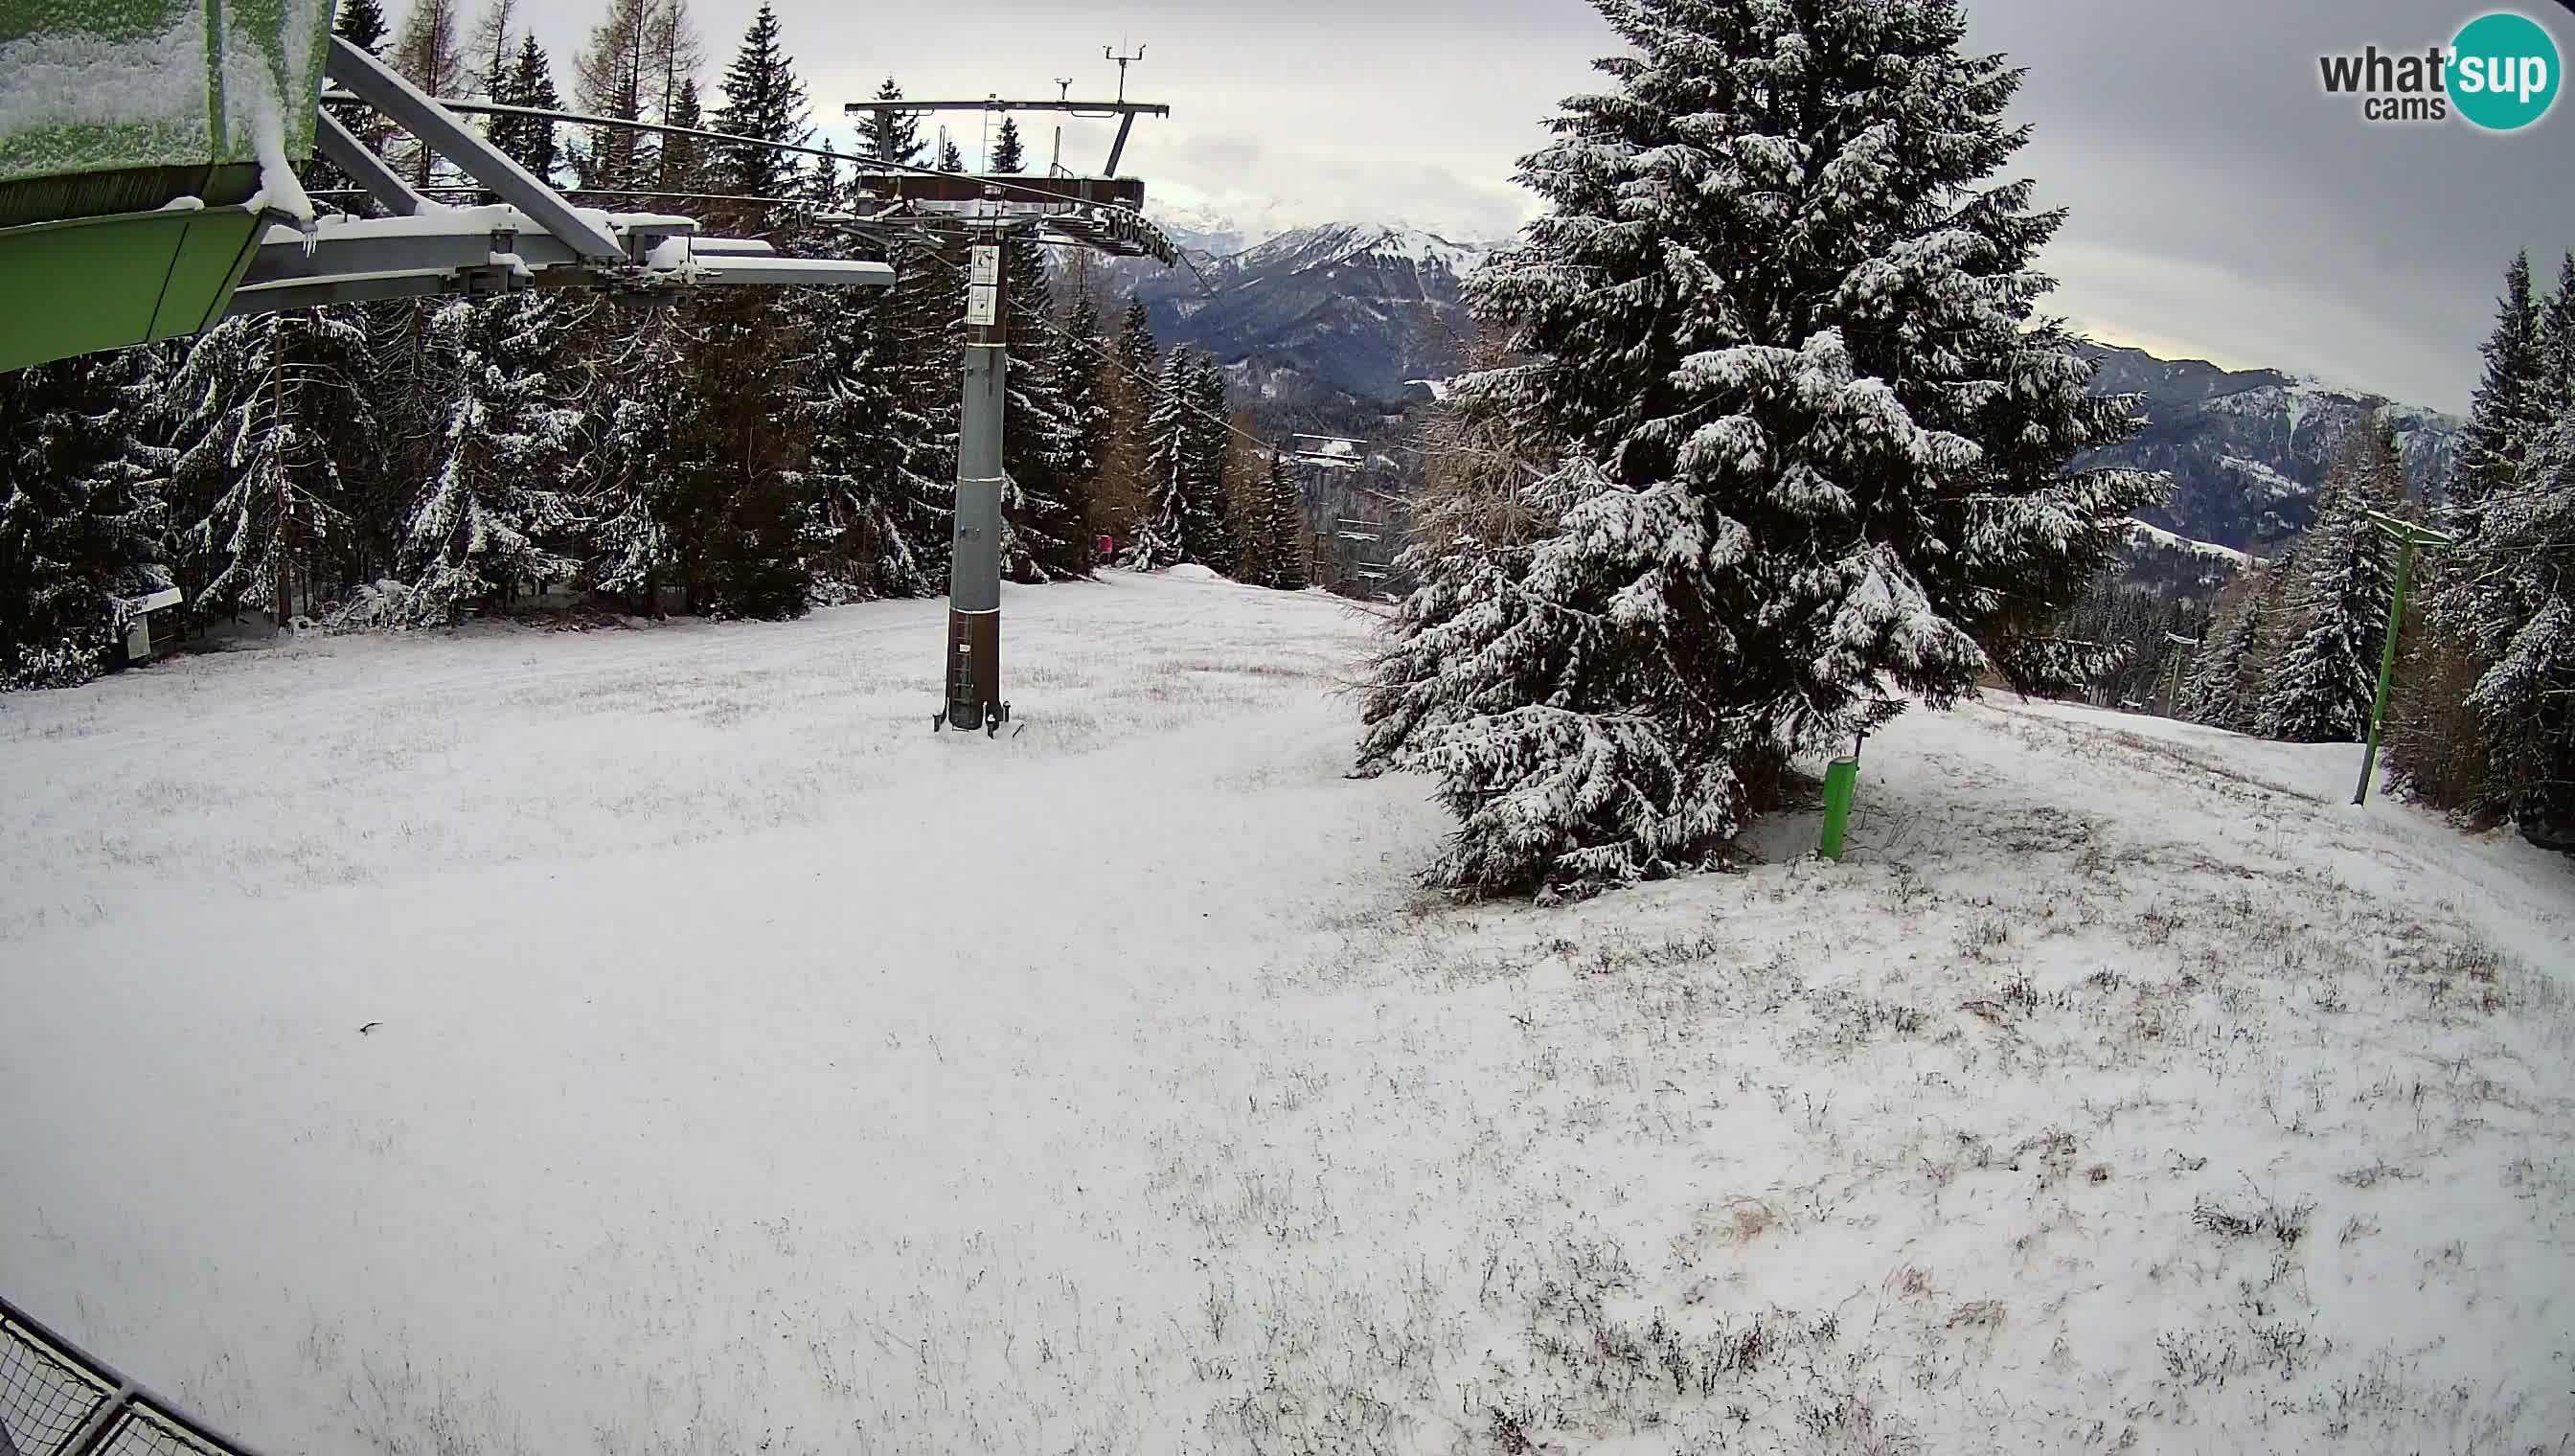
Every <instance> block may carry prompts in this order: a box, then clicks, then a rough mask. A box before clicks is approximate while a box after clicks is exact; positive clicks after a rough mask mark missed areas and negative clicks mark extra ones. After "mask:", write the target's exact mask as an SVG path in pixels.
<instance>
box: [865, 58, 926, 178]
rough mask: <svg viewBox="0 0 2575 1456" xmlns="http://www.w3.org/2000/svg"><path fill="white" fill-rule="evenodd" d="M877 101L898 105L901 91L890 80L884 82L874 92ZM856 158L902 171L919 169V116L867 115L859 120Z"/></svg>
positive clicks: (898, 113)
mask: <svg viewBox="0 0 2575 1456" xmlns="http://www.w3.org/2000/svg"><path fill="white" fill-rule="evenodd" d="M874 99H876V100H878V101H881V102H882V101H901V100H902V99H903V88H902V87H901V86H898V85H896V84H895V81H894V78H893V77H892V76H888V77H886V78H885V84H884V85H882V86H879V87H878V88H877V93H876V96H875V98H874ZM859 155H860V156H862V157H865V158H868V159H871V160H874V161H878V162H893V163H897V164H899V165H902V166H906V167H918V166H920V165H921V158H922V143H921V113H920V112H917V111H886V112H879V111H869V112H863V113H861V114H860V117H859Z"/></svg>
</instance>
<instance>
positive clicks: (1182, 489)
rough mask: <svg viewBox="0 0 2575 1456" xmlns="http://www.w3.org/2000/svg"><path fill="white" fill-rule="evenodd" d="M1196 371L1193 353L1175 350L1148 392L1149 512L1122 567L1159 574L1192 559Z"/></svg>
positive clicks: (1141, 517)
mask: <svg viewBox="0 0 2575 1456" xmlns="http://www.w3.org/2000/svg"><path fill="white" fill-rule="evenodd" d="M1195 370H1196V365H1195V364H1194V362H1193V357H1192V355H1191V352H1190V351H1189V350H1187V349H1174V350H1173V351H1172V353H1171V356H1170V357H1169V358H1167V359H1165V360H1164V361H1163V370H1162V375H1161V377H1160V378H1159V379H1157V380H1156V381H1155V383H1154V387H1153V388H1152V389H1151V390H1149V391H1146V392H1145V394H1146V397H1147V403H1146V413H1145V419H1144V429H1143V435H1144V439H1145V451H1144V479H1145V499H1144V503H1143V507H1144V509H1143V511H1142V513H1141V514H1140V515H1139V516H1138V517H1137V520H1136V524H1135V526H1134V528H1133V529H1132V530H1131V531H1130V533H1129V535H1128V539H1127V541H1126V542H1125V543H1124V545H1123V546H1122V547H1121V549H1120V554H1119V562H1120V564H1121V565H1123V566H1125V567H1127V568H1129V569H1130V570H1133V571H1139V572H1151V571H1159V570H1161V569H1162V568H1164V567H1174V566H1179V565H1180V564H1181V563H1182V562H1185V561H1187V560H1189V556H1188V551H1187V543H1188V523H1189V520H1190V506H1189V500H1190V492H1191V481H1192V478H1193V475H1194V473H1195V471H1196V466H1195V464H1194V462H1193V460H1192V453H1193V450H1194V448H1195V446H1196V443H1197V436H1196V434H1195V433H1194V432H1193V431H1192V430H1191V429H1190V425H1189V397H1190V381H1191V378H1192V376H1193V374H1194V373H1195Z"/></svg>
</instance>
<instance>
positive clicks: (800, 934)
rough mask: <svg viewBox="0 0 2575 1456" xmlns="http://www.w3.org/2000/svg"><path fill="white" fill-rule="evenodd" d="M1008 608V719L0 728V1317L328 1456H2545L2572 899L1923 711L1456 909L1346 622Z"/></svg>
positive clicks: (667, 683)
mask: <svg viewBox="0 0 2575 1456" xmlns="http://www.w3.org/2000/svg"><path fill="white" fill-rule="evenodd" d="M1008 607H1009V618H1008V623H1009V625H1008V628H1007V631H1006V639H1005V641H1006V649H1007V652H1008V654H1009V658H1010V665H1011V666H1010V682H1011V697H1012V698H1013V699H1014V700H1015V702H1016V705H1017V708H1018V711H1019V712H1020V714H1021V715H1022V716H1023V717H1024V719H1025V721H1026V728H1025V730H1024V731H1021V732H1019V733H1018V734H1016V735H1015V736H1011V737H1008V738H1005V739H1001V740H993V739H988V738H985V737H983V736H981V735H977V736H972V737H963V736H958V735H939V736H934V735H933V734H932V733H931V731H930V714H931V711H932V708H933V704H932V702H931V698H932V686H931V685H932V680H933V672H932V669H933V667H934V665H935V658H936V655H937V650H938V643H939V641H940V632H941V611H942V609H941V607H940V606H939V604H935V603H916V604H890V605H878V606H868V607H856V608H845V609H840V610H836V611H832V612H826V613H823V614H820V615H818V616H817V617H815V618H813V619H810V620H808V621H805V622H802V623H795V624H787V625H780V626H729V627H710V626H672V627H665V628H659V629H652V630H643V631H632V632H620V631H605V632H595V633H588V634H572V633H565V634H549V633H542V632H534V631H514V630H481V631H472V632H468V633H465V634H462V635H460V636H456V637H452V638H441V637H424V638H419V639H413V640H370V639H342V640H335V641H324V642H318V643H308V644H305V645H300V646H297V647H293V648H289V649H283V650H279V651H274V652H268V653H257V654H233V655H223V656H217V657H208V658H202V659H196V660H189V661H182V662H178V663H175V664H171V665H168V666H165V667H162V668H157V669H154V670H151V671H148V672H143V673H138V674H130V675H127V676H124V677H122V678H119V679H115V680H111V681H109V682H106V683H102V684H99V685H96V686H94V687H92V688H89V689H84V690H80V691H77V692H71V693H61V694H47V695H32V696H20V697H15V698H9V699H5V700H0V791H5V794H6V797H7V801H8V803H9V805H10V813H9V816H8V822H7V827H6V831H5V832H4V833H0V1289H4V1290H6V1291H7V1292H8V1294H9V1295H10V1296H11V1297H12V1298H13V1299H16V1300H17V1301H19V1302H21V1303H23V1304H26V1305H28V1306H30V1307H31V1308H33V1309H34V1310H35V1311H36V1312H37V1313H39V1314H40V1315H42V1316H43V1317H45V1318H47V1319H49V1320H51V1321H53V1322H55V1323H57V1324H59V1325H60V1326H62V1327H63V1328H64V1329H65V1332H66V1333H68V1334H70V1335H72V1336H73V1337H74V1338H76V1339H79V1340H82V1341H83V1342H85V1343H88V1344H90V1345H92V1346H93V1347H94V1348H96V1349H97V1350H99V1351H100V1352H101V1353H103V1354H106V1355H108V1356H109V1357H110V1358H113V1359H116V1360H118V1361H119V1362H120V1363H122V1364H124V1365H125V1366H126V1367H127V1368H128V1369H129V1370H130V1371H131V1372H132V1373H134V1374H136V1375H138V1376H139V1377H140V1378H142V1379H144V1380H145V1381H147V1382H149V1383H152V1384H155V1385H157V1386H159V1387H161V1388H162V1389H163V1390H165V1391H166V1392H167V1393H170V1394H173V1395H176V1396H179V1397H181V1398H183V1399H184V1400H186V1401H189V1402H192V1403H194V1404H195V1405H196V1406H197V1407H198V1408H199V1409H200V1412H201V1414H203V1415H204V1416H206V1417H207V1418H208V1419H211V1420H212V1421H214V1422H215V1423H216V1424H218V1425H220V1426H223V1427H225V1428H227V1429H230V1430H233V1431H235V1432H236V1433H237V1434H240V1435H242V1436H244V1437H245V1438H248V1439H251V1440H253V1441H255V1442H258V1443H260V1444H262V1445H263V1446H264V1447H265V1448H266V1449H268V1450H270V1451H272V1452H276V1453H293V1452H313V1453H317V1456H318V1453H325V1452H329V1453H346V1452H387V1453H438V1456H447V1453H463V1452H476V1453H496V1456H508V1453H517V1452H529V1453H548V1456H553V1453H567V1452H586V1451H595V1452H602V1453H608V1452H615V1453H636V1452H643V1453H665V1452H692V1453H695V1452H705V1453H715V1452H727V1453H731V1452H749V1451H768V1452H775V1453H799V1452H814V1453H823V1452H831V1453H843V1452H865V1451H915V1450H917V1451H941V1452H955V1451H972V1450H999V1451H1012V1452H1018V1451H1031V1452H1063V1451H1131V1450H1132V1451H1148V1452H1180V1451H1210V1450H1243V1451H1261V1452H1268V1453H1292V1452H1332V1451H1367V1450H1389V1451H1391V1450H1402V1451H1450V1450H1475V1451H1489V1452H1510V1453H1521V1452H1529V1451H1538V1450H1558V1451H1565V1452H1571V1451H1577V1450H1580V1451H1616V1452H1639V1453H1641V1452H1660V1451H1684V1450H1742V1451H1782V1450H1793V1451H1822V1452H1893V1451H1922V1452H1951V1451H1974V1450H2011V1451H2058V1450H2101V1451H2118V1450H2133V1451H2174V1452H2204V1451H2234V1450H2283V1451H2285V1450H2311V1449H2312V1450H2322V1449H2338V1450H2357V1451H2388V1452H2397V1451H2444V1452H2470V1451H2492V1452H2515V1453H2519V1452H2524V1451H2528V1450H2532V1449H2543V1450H2547V1451H2551V1452H2554V1451H2556V1450H2557V1449H2558V1445H2559V1443H2560V1442H2561V1440H2562V1438H2563V1437H2564V1436H2565V1433H2566V1432H2568V1431H2569V1430H2570V1429H2575V1394H2570V1392H2575V1346H2570V1345H2569V1342H2568V1340H2567V1338H2566V1335H2567V1331H2568V1330H2569V1329H2570V1328H2575V1254H2570V1251H2569V1247H2568V1244H2567V1237H2568V1233H2569V1218H2570V1215H2575V1147H2570V1142H2569V1138H2570V1134H2575V1115H2570V1113H2575V1097H2570V1093H2575V1001H2570V996H2569V991H2568V979H2567V978H2568V976H2569V975H2570V973H2575V972H2571V971H2570V967H2569V965H2568V963H2567V959H2568V952H2567V945H2568V944H2569V942H2570V939H2575V889H2570V884H2569V877H2568V872H2567V869H2566V866H2565V865H2564V864H2563V863H2562V862H2560V861H2557V860H2554V859H2551V858H2549V857H2547V856H2543V855H2541V854H2539V853H2537V852H2536V851H2533V850H2529V849H2527V848H2526V847H2524V846H2521V845H2518V844H2515V843H2510V842H2505V841H2501V840H2471V839H2465V838H2462V837H2460V836H2459V835H2457V834H2455V833H2454V832H2452V831H2451V830H2449V829H2448V828H2446V827H2443V826H2441V825H2438V824H2436V823H2433V822H2431V821H2429V820H2427V819H2426V818H2424V817H2423V816H2421V815H2419V814H2417V813H2416V812H2414V811H2413V810H2411V809H2409V808H2407V807H2405V806H2403V805H2398V804H2389V803H2385V802H2376V803H2373V804H2372V805H2371V806H2370V807H2368V808H2367V809H2365V810H2363V809H2353V808H2351V807H2349V806H2348V804H2347V803H2346V802H2345V800H2346V799H2347V798H2348V797H2349V778H2350V775H2351V774H2352V772H2353V771H2355V767H2356V765H2355V764H2354V762H2353V759H2354V757H2355V751H2354V750H2352V749H2349V748H2294V747H2286V746H2281V745H2274V744H2264V743H2252V742H2247V741H2244V740H2241V739H2237V738H2233V737H2230V736H2228V735H2225V734H2221V733H2215V732H2210V731H2206V730H2201V729H2195V728H2183V727H2176V726H2173V725H2169V724H2163V723H2158V722H2155V721H2152V720H2143V719H2132V718H2123V717H2118V716H2115V715H2103V714H2095V713H2089V712H2082V711H2075V710H2066V709H2056V708H2034V707H2025V706H2019V705H2014V704H2006V703H1988V704H1985V705H1981V706H1971V707H1969V708H1966V709H1964V710H1962V711H1960V712H1958V713H1956V714H1952V715H1930V714H1916V715H1912V716H1909V717H1908V718H1906V719H1905V720H1903V721H1902V722H1901V723H1900V724H1899V725H1898V726H1897V727H1896V728H1893V729H1892V730H1890V731H1889V732H1887V733H1886V734H1884V735H1882V736H1880V737H1876V738H1872V739H1871V740H1870V741H1869V743H1868V745H1867V750H1866V759H1865V764H1864V774H1863V784H1862V814H1861V817H1860V819H1859V821H1858V823H1857V826H1856V829H1855V833H1854V846H1855V847H1854V850H1853V852H1852V854H1851V856H1850V858H1849V860H1848V861H1847V862H1845V863H1842V864H1840V865H1829V864H1823V863H1819V862H1816V861H1814V860H1811V859H1807V858H1802V857H1799V856H1798V851H1799V850H1801V849H1802V848H1803V847H1804V846H1805V845H1807V844H1808V843H1810V842H1811V840H1812V835H1813V830H1814V822H1813V818H1812V816H1811V815H1787V816H1783V817H1781V818H1778V819H1774V820H1771V821H1769V822H1767V823H1766V824H1765V825H1764V826H1763V827H1762V829H1761V830H1760V831H1759V833H1758V835H1757V842H1756V843H1755V844H1754V845H1753V846H1751V847H1753V848H1754V849H1756V850H1758V851H1760V855H1761V857H1762V858H1763V859H1764V860H1766V862H1761V863H1756V864H1754V865H1752V866H1750V867H1748V868H1747V869H1746V870H1745V871H1744V872H1742V873H1740V874H1725V875H1708V876H1704V877H1700V878H1696V879H1692V880H1687V881H1680V882H1673V883H1667V884H1661V885H1654V886H1648V887H1644V888H1640V889H1637V890H1634V891H1631V892H1626V893H1620V894H1614V895H1609V896H1604V897H1602V898H1599V899H1596V900H1593V901H1590V902H1587V903H1584V904H1580V905H1575V906H1570V907H1563V908H1555V909H1538V908H1531V907H1527V906H1483V907H1474V908H1459V907H1453V906H1448V905H1445V904H1442V903H1440V902H1437V901H1435V900H1432V899H1429V898H1426V897H1425V896H1423V895H1422V894H1421V893H1420V892H1418V891H1417V890H1415V889H1414V888H1413V887H1412V885H1411V882H1410V875H1411V873H1412V871H1413V870H1414V869H1415V868H1416V867H1417V866H1418V865H1419V864H1421V863H1422V862H1423V860H1424V859H1425V857H1426V856H1427V855H1428V854H1429V853H1430V851H1431V849H1432V846H1433V844H1434V843H1435V841H1436V839H1437V836H1438V835H1439V834H1440V833H1441V831H1442V828H1443V821H1442V819H1441V817H1440V815H1439V814H1438V813H1437V812H1436V811H1435V810H1434V809H1433V808H1432V807H1430V806H1429V805H1428V804H1427V803H1426V802H1425V801H1424V785H1423V784H1422V783H1420V782H1418V781H1413V780H1406V779H1386V780H1380V781H1375V782H1360V781H1352V780H1348V779H1344V778H1343V777H1342V776H1341V773H1342V771H1343V770H1344V768H1345V767H1346V766H1347V762H1348V743H1349V740H1350V736H1351V733H1350V716H1351V710H1350V707H1349V705H1348V703H1347V701H1346V699H1344V698H1341V697H1339V696H1336V694H1335V692H1334V690H1335V687H1336V685H1337V684H1338V683H1339V682H1340V681H1341V680H1342V679H1343V678H1345V677H1346V676H1347V675H1348V674H1349V673H1350V672H1351V671H1352V670H1353V668H1354V666H1355V664H1356V662H1357V660H1358V656H1359V655H1360V654H1361V653H1362V652H1363V651H1364V648H1365V626H1366V622H1365V619H1363V618H1361V617H1358V616H1356V615H1354V614H1353V613H1352V612H1351V611H1350V610H1349V609H1346V608H1344V607H1342V606H1341V605H1339V604H1336V603H1333V602H1331V601H1329V600H1328V599H1323V598H1319V597H1314V596H1307V597H1300V598H1287V597H1282V596H1279V595H1276V594H1268V593H1262V592H1258V591H1253V590H1248V589H1241V588H1236V587H1232V586H1229V585H1226V584H1223V583H1214V582H1193V581H1174V580H1169V579H1145V578H1138V577H1133V576H1128V575H1124V574H1112V576H1111V579H1110V580H1108V581H1106V582H1103V583H1101V584H1099V585H1093V586H1076V587H1058V588H1050V589H1046V590H1043V591H1038V592H1026V593H1019V594H1016V595H1013V596H1011V597H1010V598H1009V600H1008ZM361 1028H370V1029H365V1030H362V1029H361Z"/></svg>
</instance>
